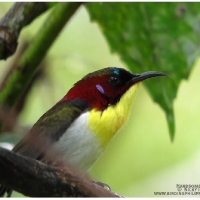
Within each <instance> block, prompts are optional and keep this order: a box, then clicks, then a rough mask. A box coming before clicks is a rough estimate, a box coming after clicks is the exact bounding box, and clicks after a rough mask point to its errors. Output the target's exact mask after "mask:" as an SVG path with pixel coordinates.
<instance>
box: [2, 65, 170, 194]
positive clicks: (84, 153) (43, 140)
mask: <svg viewBox="0 0 200 200" xmlns="http://www.w3.org/2000/svg"><path fill="white" fill-rule="evenodd" d="M157 76H167V75H166V74H165V73H163V72H158V71H147V72H143V73H140V74H137V73H132V72H130V71H128V70H126V69H125V68H118V67H107V68H103V69H100V70H97V71H94V72H91V73H89V74H87V75H85V76H84V77H83V78H82V79H80V80H79V81H77V82H76V83H75V84H74V85H73V87H72V88H71V89H70V90H69V91H68V92H67V93H66V95H65V96H64V97H63V98H62V99H61V100H60V101H58V102H57V103H56V104H55V105H54V106H53V107H52V108H50V109H49V110H48V111H47V112H46V113H44V114H43V115H42V116H41V117H40V118H39V120H38V121H37V122H36V123H35V124H34V125H33V127H32V128H31V129H30V131H28V132H27V134H25V136H24V137H23V138H22V139H21V140H20V141H19V143H17V144H16V146H15V147H14V148H13V150H12V151H13V152H15V153H18V154H21V155H23V156H27V157H30V158H32V159H35V160H39V161H41V162H43V163H45V164H48V165H52V166H57V164H58V163H59V162H58V163H56V160H57V159H56V158H57V157H58V158H59V159H60V160H63V161H66V162H67V163H69V164H70V165H71V166H74V167H76V169H77V171H78V172H80V174H84V173H86V172H87V170H88V169H89V168H90V167H91V166H92V165H93V164H94V163H95V161H96V160H97V159H98V158H99V157H100V156H101V155H102V154H103V152H104V151H105V149H106V147H107V146H108V144H109V142H110V141H111V139H112V138H113V137H114V136H115V134H116V133H117V132H118V131H119V130H120V129H121V128H122V127H123V126H124V124H125V123H126V122H127V120H128V117H129V115H130V112H131V108H132V105H133V102H134V99H135V97H136V94H137V90H138V86H139V84H140V82H141V81H143V80H145V79H148V78H152V77H157ZM52 149H53V150H55V152H56V153H55V155H54V156H50V155H52ZM6 193H7V196H8V197H10V196H11V194H12V188H9V187H8V186H5V185H1V186H0V196H1V197H3V196H4V195H5V194H6Z"/></svg>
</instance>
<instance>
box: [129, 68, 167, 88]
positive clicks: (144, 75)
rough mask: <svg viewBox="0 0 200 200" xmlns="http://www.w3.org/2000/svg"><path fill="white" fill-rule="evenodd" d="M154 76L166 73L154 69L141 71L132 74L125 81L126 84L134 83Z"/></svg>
mask: <svg viewBox="0 0 200 200" xmlns="http://www.w3.org/2000/svg"><path fill="white" fill-rule="evenodd" d="M156 76H168V75H167V74H164V73H162V72H156V71H149V72H143V73H141V74H133V78H132V79H131V80H130V81H128V82H127V84H131V85H132V84H134V83H137V82H140V81H143V80H145V79H147V78H152V77H156Z"/></svg>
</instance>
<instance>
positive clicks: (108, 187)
mask: <svg viewBox="0 0 200 200" xmlns="http://www.w3.org/2000/svg"><path fill="white" fill-rule="evenodd" d="M91 182H92V183H94V184H96V185H99V186H101V187H103V188H105V189H107V190H109V191H111V188H110V186H109V185H108V184H106V183H103V182H100V181H91Z"/></svg>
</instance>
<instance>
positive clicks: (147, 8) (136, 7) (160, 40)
mask: <svg viewBox="0 0 200 200" xmlns="http://www.w3.org/2000/svg"><path fill="white" fill-rule="evenodd" d="M198 7H199V4H197V3H166V2H163V3H142V2H131V3H130V2H125V3H88V4H86V8H87V10H88V12H89V15H90V18H91V20H93V21H96V22H97V23H98V24H99V26H100V28H101V29H102V31H103V34H104V35H105V37H106V39H107V41H108V43H109V45H110V48H111V51H112V52H116V53H118V54H119V55H120V57H121V59H122V60H123V61H124V62H125V63H126V65H127V66H128V68H129V69H130V70H131V71H133V72H136V73H138V72H142V71H149V70H157V71H162V72H165V73H167V74H168V75H169V76H170V78H164V77H161V78H156V80H155V79H154V80H149V81H145V82H144V84H145V86H146V87H147V89H148V90H149V92H150V94H151V96H152V98H153V100H154V101H155V102H157V103H159V104H160V106H161V107H162V108H163V109H164V110H165V112H166V117H167V121H168V126H169V132H170V138H171V139H172V140H173V138H174V134H175V119H174V111H173V100H174V98H175V97H176V94H177V90H178V86H179V84H180V81H181V80H182V79H184V78H188V76H189V73H190V71H191V69H192V66H193V64H194V61H195V59H196V57H197V55H198V54H199V50H200V49H199V44H200V38H199V32H200V25H199V24H200V16H199V15H198V10H199V9H198Z"/></svg>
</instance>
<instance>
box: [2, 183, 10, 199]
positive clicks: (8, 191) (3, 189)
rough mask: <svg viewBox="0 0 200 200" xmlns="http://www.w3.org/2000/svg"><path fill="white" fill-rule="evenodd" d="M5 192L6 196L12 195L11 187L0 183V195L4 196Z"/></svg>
mask: <svg viewBox="0 0 200 200" xmlns="http://www.w3.org/2000/svg"><path fill="white" fill-rule="evenodd" d="M6 193H7V197H10V196H11V195H12V189H11V188H9V187H7V186H4V185H0V197H4V195H5V194H6Z"/></svg>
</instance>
